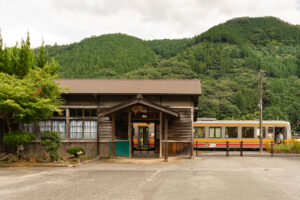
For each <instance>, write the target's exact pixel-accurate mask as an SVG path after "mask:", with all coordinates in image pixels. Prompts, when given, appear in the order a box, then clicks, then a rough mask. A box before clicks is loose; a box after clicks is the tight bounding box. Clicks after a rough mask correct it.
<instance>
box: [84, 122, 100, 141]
mask: <svg viewBox="0 0 300 200" xmlns="http://www.w3.org/2000/svg"><path fill="white" fill-rule="evenodd" d="M83 133H84V139H96V138H97V121H96V120H86V121H84V132H83Z"/></svg>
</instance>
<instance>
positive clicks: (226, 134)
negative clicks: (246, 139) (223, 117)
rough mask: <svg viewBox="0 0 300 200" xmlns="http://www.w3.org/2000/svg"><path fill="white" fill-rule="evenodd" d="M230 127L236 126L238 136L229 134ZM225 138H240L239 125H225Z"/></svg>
mask: <svg viewBox="0 0 300 200" xmlns="http://www.w3.org/2000/svg"><path fill="white" fill-rule="evenodd" d="M228 128H235V129H236V137H229V134H228V132H227V129H228ZM227 136H228V137H227ZM225 138H239V128H238V127H237V126H226V127H225Z"/></svg>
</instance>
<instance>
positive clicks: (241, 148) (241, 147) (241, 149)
mask: <svg viewBox="0 0 300 200" xmlns="http://www.w3.org/2000/svg"><path fill="white" fill-rule="evenodd" d="M240 151H241V152H240V156H243V141H241V145H240Z"/></svg>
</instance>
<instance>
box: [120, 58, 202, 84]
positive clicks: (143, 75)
mask: <svg viewBox="0 0 300 200" xmlns="http://www.w3.org/2000/svg"><path fill="white" fill-rule="evenodd" d="M125 77H126V78H128V79H195V78H197V74H196V73H195V72H193V71H192V68H191V66H189V65H188V64H185V63H181V62H176V61H169V60H165V61H162V62H160V63H159V64H158V65H157V66H155V67H153V66H151V65H145V66H144V67H143V68H140V69H138V70H135V71H132V72H129V73H127V74H126V75H125Z"/></svg>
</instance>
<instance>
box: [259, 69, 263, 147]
mask: <svg viewBox="0 0 300 200" xmlns="http://www.w3.org/2000/svg"><path fill="white" fill-rule="evenodd" d="M263 74H264V70H261V69H260V70H259V151H260V153H262V152H263V135H262V132H263V130H262V118H263V102H262V97H263V91H262V90H263V87H262V85H263V81H262V77H263Z"/></svg>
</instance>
